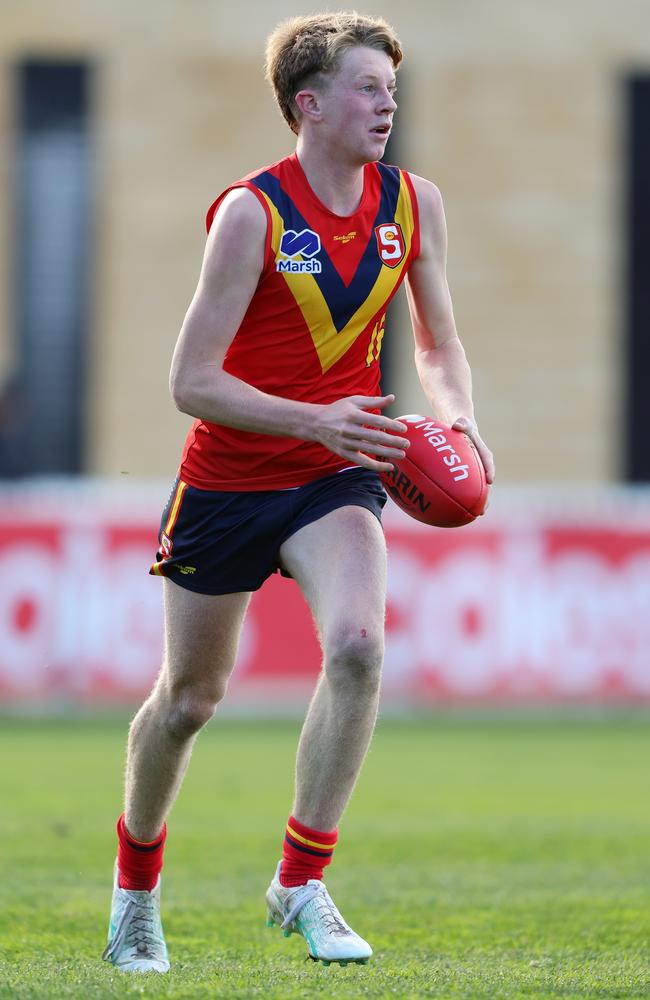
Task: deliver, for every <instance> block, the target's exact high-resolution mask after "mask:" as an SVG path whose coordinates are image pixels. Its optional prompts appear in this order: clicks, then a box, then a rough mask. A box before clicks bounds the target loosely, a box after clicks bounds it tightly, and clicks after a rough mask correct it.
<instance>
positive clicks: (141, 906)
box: [102, 890, 156, 959]
mask: <svg viewBox="0 0 650 1000" xmlns="http://www.w3.org/2000/svg"><path fill="white" fill-rule="evenodd" d="M127 892H128V890H127ZM153 927H154V906H153V902H152V901H151V900H150V899H147V898H143V897H142V896H141V895H138V896H133V895H131V894H130V893H128V899H127V901H126V904H125V906H124V909H123V910H122V913H121V915H120V919H119V921H118V924H117V927H116V928H115V933H114V934H113V937H112V938H111V940H110V941H109V942H108V945H107V946H106V949H105V951H104V954H103V956H102V958H105V959H110V958H112V957H113V956H114V955H116V954H118V953H119V952H120V951H121V950H122V948H123V947H124V946H126V947H127V948H134V949H135V950H136V952H137V954H138V957H139V958H155V957H156V954H155V947H154V946H155V935H154V929H153Z"/></svg>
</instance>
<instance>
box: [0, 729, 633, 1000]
mask: <svg viewBox="0 0 650 1000" xmlns="http://www.w3.org/2000/svg"><path fill="white" fill-rule="evenodd" d="M298 727H299V723H298V722H297V721H296V722H256V721H237V720H233V719H225V720H223V721H215V722H213V723H212V724H211V725H210V727H209V728H208V729H207V730H206V732H205V733H203V734H202V736H201V737H200V739H199V742H198V744H197V748H196V750H195V753H194V758H193V761H192V765H191V768H190V772H189V774H188V777H187V779H186V782H185V785H184V787H183V790H182V793H181V795H180V797H179V800H178V802H177V804H176V807H175V809H174V812H173V814H172V817H171V821H170V824H169V827H170V835H169V839H168V847H167V853H166V868H165V878H164V881H163V904H164V915H165V928H166V935H167V941H168V945H169V950H170V958H171V961H172V971H171V973H170V974H169V975H168V976H165V977H157V976H154V975H151V974H150V975H147V976H140V977H129V976H124V975H123V974H121V973H119V972H116V971H114V970H113V969H112V968H111V967H109V966H108V965H107V964H106V963H103V962H101V961H100V960H99V956H100V954H101V951H102V948H103V947H104V943H105V933H106V923H107V918H108V905H109V898H110V884H111V867H112V862H113V856H114V848H115V835H114V823H115V819H116V816H117V813H118V811H119V808H120V798H121V771H122V765H123V745H124V737H125V724H124V723H120V724H118V723H116V722H114V721H93V722H90V721H76V722H71V723H69V722H63V721H57V722H24V721H18V720H13V719H2V720H0V760H1V761H2V768H1V775H0V852H1V853H0V860H1V861H2V877H1V879H0V997H2V998H9V997H11V998H12V1000H13V998H27V997H34V998H39V1000H40V998H43V997H79V998H95V997H120V998H124V997H169V998H190V997H233V998H234V997H257V996H263V997H265V998H276V997H277V998H280V997H281V998H293V997H306V998H309V997H321V996H322V997H391V998H395V997H397V998H402V997H404V998H406V997H424V996H435V997H455V998H457V997H467V998H470V997H471V998H481V997H497V998H500V1000H501V998H504V1000H505V998H508V1000H509V998H515V997H535V998H544V997H563V998H570V997H576V998H577V997H580V998H586V997H642V996H643V997H648V996H650V893H649V885H650V878H649V876H650V794H649V793H650V781H649V773H650V772H649V764H648V761H649V756H650V755H649V752H648V751H649V750H650V740H649V738H648V727H647V720H646V721H644V720H643V719H641V718H638V717H637V718H630V719H627V720H625V719H617V720H609V721H603V720H596V719H591V720H589V719H585V720H583V721H575V720H568V719H565V720H555V721H552V720H540V719H537V720H535V719H532V720H526V719H519V720H516V721H507V720H505V721H504V720H503V719H501V720H497V719H479V720H478V721H477V720H469V719H449V718H441V717H438V716H434V717H431V718H429V719H422V718H419V719H418V720H416V721H413V722H409V721H406V720H404V721H394V720H384V721H382V722H381V723H380V726H379V728H378V731H377V735H376V739H375V743H374V745H373V748H372V751H371V754H370V756H369V758H368V762H367V764H366V768H365V770H364V773H363V775H362V778H361V781H360V783H359V786H358V788H357V791H356V793H355V797H354V798H353V801H352V804H351V806H350V808H349V810H348V813H347V814H346V816H345V818H344V822H343V824H342V829H341V838H340V842H339V847H338V848H337V854H336V858H335V862H334V864H333V866H332V868H331V869H330V871H329V873H328V878H327V882H328V887H329V888H330V891H331V892H332V895H333V896H334V898H335V900H336V901H337V903H338V905H339V906H340V908H341V909H342V911H343V913H344V915H345V916H346V918H347V919H348V920H349V921H350V923H351V924H352V925H353V926H354V927H355V928H357V929H358V930H359V932H360V933H361V934H363V935H364V936H365V937H367V938H368V940H369V941H370V942H371V944H372V945H373V947H374V949H375V956H374V958H373V959H371V963H370V964H369V965H367V966H348V967H347V968H340V967H339V966H331V967H329V968H325V967H323V966H322V965H316V964H314V963H312V962H309V961H306V959H305V955H306V949H305V945H304V942H303V941H302V939H300V938H298V937H296V936H294V937H292V938H290V939H288V940H287V939H284V938H283V937H282V935H281V934H280V932H279V931H278V930H277V929H273V930H270V929H267V928H266V927H265V920H264V918H265V912H264V906H263V894H264V890H265V889H266V886H267V883H268V881H269V879H270V877H271V874H272V872H273V869H274V865H275V862H276V860H277V857H278V851H279V845H280V841H281V836H282V831H283V825H284V822H285V820H286V816H287V813H288V809H289V806H290V804H291V785H292V767H293V753H294V747H295V743H296V738H297V732H298Z"/></svg>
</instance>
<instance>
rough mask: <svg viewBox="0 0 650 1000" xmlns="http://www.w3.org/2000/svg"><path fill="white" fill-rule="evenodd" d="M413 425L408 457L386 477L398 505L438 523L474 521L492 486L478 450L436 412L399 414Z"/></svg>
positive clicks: (409, 432) (383, 475)
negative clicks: (429, 415) (487, 479)
mask: <svg viewBox="0 0 650 1000" xmlns="http://www.w3.org/2000/svg"><path fill="white" fill-rule="evenodd" d="M397 419H398V420H400V421H401V422H402V423H404V424H406V426H407V428H408V430H407V431H406V433H405V434H404V435H403V436H404V437H407V438H408V439H409V441H410V447H409V448H408V450H407V452H406V457H405V458H402V459H400V460H399V461H398V462H396V463H395V467H394V468H393V471H392V472H382V473H381V478H382V481H383V484H384V487H385V488H386V491H387V493H388V494H389V496H390V497H391V498H392V499H393V500H394V501H395V503H396V504H397V506H398V507H401V508H402V510H403V511H406V513H407V514H410V515H411V517H414V518H415V519H416V520H417V521H423V522H424V524H431V525H433V526H435V527H437V528H458V527H460V526H461V525H463V524H469V523H470V522H471V521H473V520H474V519H475V518H477V517H478V516H479V515H480V514H482V513H483V511H484V510H485V507H486V504H487V500H488V492H489V487H488V484H487V481H486V478H485V470H484V468H483V463H482V462H481V460H480V458H479V455H478V452H477V450H476V448H475V447H474V445H473V444H472V442H471V441H470V439H469V438H468V436H467V435H466V434H463V433H462V432H461V431H455V430H452V428H451V427H448V426H447V425H446V424H443V423H441V422H440V421H439V420H436V419H435V417H426V416H422V414H418V413H410V414H408V416H405V417H398V418H397Z"/></svg>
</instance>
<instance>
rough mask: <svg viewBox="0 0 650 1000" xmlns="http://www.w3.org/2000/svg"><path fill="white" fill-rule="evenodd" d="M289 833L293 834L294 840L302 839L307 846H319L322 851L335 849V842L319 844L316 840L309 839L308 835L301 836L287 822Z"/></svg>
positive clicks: (301, 841) (302, 842)
mask: <svg viewBox="0 0 650 1000" xmlns="http://www.w3.org/2000/svg"><path fill="white" fill-rule="evenodd" d="M287 833H288V834H290V836H292V837H293V839H294V840H298V841H300V843H301V844H305V846H306V847H318V848H319V849H320V850H321V851H333V850H334V844H319V843H317V841H315V840H307V838H306V837H301V836H300V834H299V833H296V831H295V830H292V829H291V827H290V826H289V824H288V823H287Z"/></svg>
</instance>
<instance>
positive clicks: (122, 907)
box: [102, 865, 169, 972]
mask: <svg viewBox="0 0 650 1000" xmlns="http://www.w3.org/2000/svg"><path fill="white" fill-rule="evenodd" d="M102 958H103V959H104V961H106V962H112V963H113V965H114V966H115V967H116V968H117V969H121V970H122V972H168V971H169V957H168V955H167V945H166V944H165V937H164V934H163V929H162V923H161V922H160V875H159V876H158V881H157V882H156V884H155V886H154V887H153V889H152V890H151V892H140V891H136V890H135V889H120V887H119V884H118V878H117V865H116V866H115V881H114V883H113V902H112V905H111V919H110V922H109V925H108V944H107V945H106V949H105V950H104V954H103V955H102Z"/></svg>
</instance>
